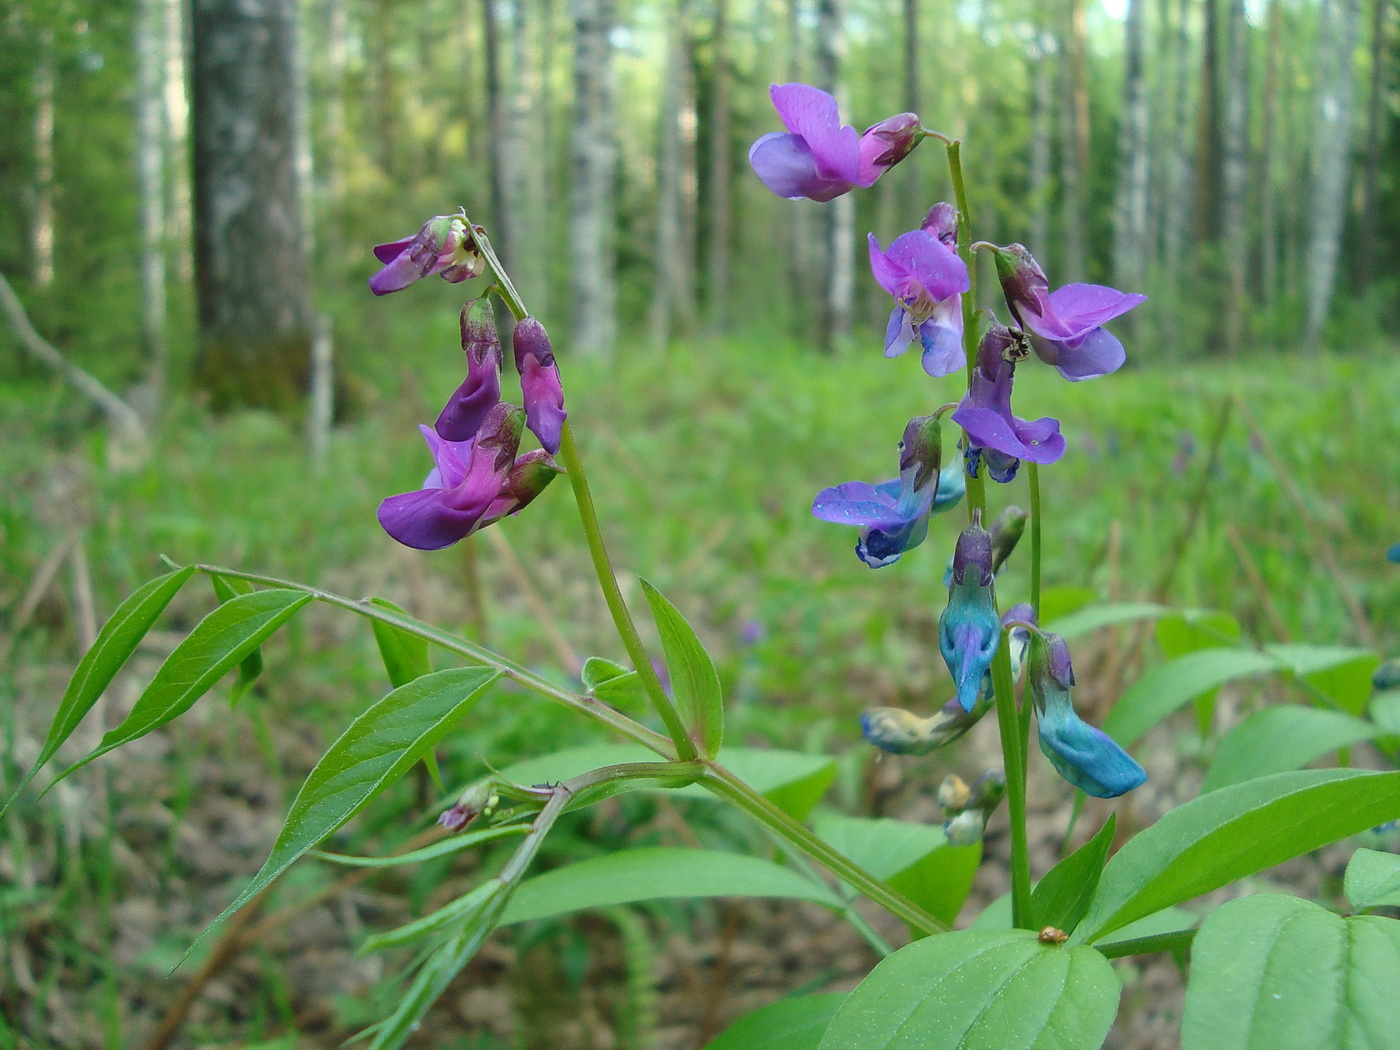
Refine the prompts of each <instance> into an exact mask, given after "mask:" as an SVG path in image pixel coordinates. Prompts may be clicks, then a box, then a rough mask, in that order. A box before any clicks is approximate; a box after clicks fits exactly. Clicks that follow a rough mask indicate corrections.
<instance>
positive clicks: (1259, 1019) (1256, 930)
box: [1181, 894, 1400, 1050]
mask: <svg viewBox="0 0 1400 1050" xmlns="http://www.w3.org/2000/svg"><path fill="white" fill-rule="evenodd" d="M1396 988H1400V922H1396V921H1395V920H1394V919H1387V918H1382V917H1381V916H1378V915H1353V916H1351V917H1349V918H1345V919H1344V918H1342V917H1341V916H1339V915H1334V914H1333V913H1332V912H1330V911H1328V910H1327V909H1325V908H1322V907H1320V906H1318V905H1316V904H1313V903H1312V902H1311V901H1305V900H1301V899H1299V898H1297V897H1286V896H1281V895H1275V894H1260V895H1258V896H1254V897H1245V898H1242V899H1240V900H1233V901H1229V902H1228V903H1226V904H1224V905H1222V906H1221V907H1220V908H1218V909H1216V911H1215V912H1213V913H1212V914H1211V915H1210V916H1208V917H1207V918H1206V921H1205V923H1204V924H1203V925H1202V926H1201V930H1200V933H1198V934H1197V935H1196V940H1195V943H1194V944H1193V945H1192V947H1191V977H1190V981H1189V982H1188V984H1187V987H1186V1004H1185V1009H1184V1011H1183V1014H1182V1019H1181V1047H1182V1050H1263V1048H1267V1050H1320V1048H1323V1047H1325V1048H1327V1050H1384V1048H1386V1047H1392V1046H1394V1045H1395V1043H1396V1033H1397V1032H1400V996H1397V995H1396V994H1395V990H1396Z"/></svg>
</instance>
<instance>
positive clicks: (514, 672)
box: [195, 565, 675, 759]
mask: <svg viewBox="0 0 1400 1050" xmlns="http://www.w3.org/2000/svg"><path fill="white" fill-rule="evenodd" d="M195 568H197V569H198V570H199V571H200V572H203V573H206V574H208V575H211V576H229V577H232V578H234V579H239V580H247V581H248V582H249V583H260V584H262V585H263V586H265V587H285V588H287V589H289V590H293V591H300V592H301V593H302V594H309V595H311V596H312V597H313V598H315V599H316V600H317V601H319V602H324V603H325V604H327V605H334V606H336V607H337V608H340V609H348V610H349V611H350V612H353V613H358V614H359V615H360V616H363V617H365V618H366V619H370V620H379V621H380V622H382V623H387V624H391V625H393V626H394V627H397V628H398V629H399V630H401V631H403V632H404V633H406V634H411V635H413V636H415V637H417V638H422V639H424V640H425V641H428V642H431V643H432V644H434V645H436V646H439V647H440V648H443V649H446V650H447V651H448V652H451V653H455V654H456V655H458V656H460V657H462V658H463V659H464V660H469V661H471V662H472V663H474V664H480V665H482V666H483V667H491V668H494V669H495V670H497V671H500V672H501V674H503V675H505V676H506V677H507V678H509V679H511V680H512V681H514V682H517V683H518V684H520V685H522V686H524V687H525V688H526V689H529V690H530V691H531V692H534V693H538V694H540V695H541V696H543V697H546V698H547V699H549V700H553V701H554V702H555V703H557V704H562V705H563V706H564V707H567V708H569V709H570V710H573V711H577V712H578V713H579V714H582V715H587V716H588V717H589V718H592V719H593V720H594V721H597V722H602V723H603V724H604V725H606V726H608V727H609V728H610V729H614V730H616V731H617V732H619V733H621V734H622V735H623V736H626V737H629V738H630V739H632V740H635V741H636V742H637V743H639V744H641V745H642V746H643V747H646V748H649V749H651V750H652V751H655V752H656V753H657V754H658V755H661V756H662V757H663V758H668V759H669V758H674V757H675V751H674V747H673V745H672V743H671V741H670V740H667V739H666V737H664V736H662V735H661V734H660V733H658V732H655V731H654V730H651V729H648V728H647V727H646V726H644V725H641V724H640V723H638V722H635V721H633V720H632V719H630V718H628V717H627V716H626V715H624V714H622V713H621V712H620V711H615V710H613V709H612V708H611V707H609V706H608V705H607V704H604V703H601V702H600V701H598V700H595V699H593V697H591V696H579V695H578V694H577V693H573V692H570V691H569V690H567V689H564V688H561V687H560V686H557V685H555V684H554V683H553V682H551V681H549V680H548V679H546V678H541V677H540V676H539V675H537V674H535V673H534V672H533V671H529V670H527V669H526V668H524V667H521V666H520V665H519V664H517V663H514V662H513V661H511V660H507V659H506V658H505V657H504V656H501V655H499V654H497V653H494V652H492V651H491V650H490V649H486V648H484V647H483V646H480V645H475V644H473V643H472V642H469V641H467V640H466V639H464V638H459V637H457V636H456V635H454V634H449V633H448V632H447V631H443V630H440V629H439V628H436V627H432V626H430V625H429V624H425V623H421V622H419V621H418V620H415V619H413V618H412V617H409V616H402V615H400V614H398V613H395V612H392V611H391V610H389V609H385V608H383V607H382V606H379V605H372V604H370V603H369V602H368V601H357V600H356V599H354V598H346V597H344V596H343V595H339V594H332V593H331V592H330V591H323V590H321V589H320V588H319V587H308V586H307V585H306V584H304V583H297V582H296V581H295V580H283V579H279V578H278V577H276V576H264V575H262V574H261V573H253V572H243V571H241V570H239V569H226V568H224V567H223V566H221V565H196V566H195Z"/></svg>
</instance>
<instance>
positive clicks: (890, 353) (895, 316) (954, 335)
mask: <svg viewBox="0 0 1400 1050" xmlns="http://www.w3.org/2000/svg"><path fill="white" fill-rule="evenodd" d="M950 218H951V227H950V226H949V219H950ZM957 221H958V220H957V212H956V211H955V210H953V207H952V205H948V204H936V205H934V206H933V209H932V210H930V211H929V214H928V218H927V219H925V221H924V226H923V228H922V229H918V230H913V231H912V232H910V233H902V234H900V235H899V236H898V237H896V238H895V239H894V240H893V241H892V242H891V243H890V247H889V250H888V251H881V250H880V242H879V241H877V240H876V239H875V235H874V234H873V233H872V234H870V235H869V243H870V269H871V270H872V271H873V272H874V274H875V280H876V281H878V282H879V283H880V287H881V288H883V289H884V290H885V291H887V292H889V293H890V295H892V296H894V298H895V303H896V305H895V308H894V310H893V312H891V314H890V321H889V324H888V325H887V326H886V328H885V356H886V357H897V356H898V355H900V354H902V353H904V351H905V350H907V349H908V348H909V344H910V343H911V342H913V340H914V336H915V333H917V334H918V337H919V342H920V343H921V344H922V345H923V348H924V353H923V362H922V363H923V366H924V371H925V372H927V373H928V374H929V375H931V376H946V375H948V374H950V373H952V372H955V371H957V370H958V369H960V368H962V367H963V364H964V363H965V361H966V358H965V357H964V355H963V348H962V335H963V318H962V293H963V292H965V291H967V290H968V288H969V286H970V285H969V281H968V275H967V266H966V264H965V263H964V262H963V261H962V260H961V259H960V258H958V255H957V253H956V252H955V251H954V250H953V249H952V248H951V247H949V244H950V241H951V243H952V244H956V243H957ZM950 229H951V237H950V236H949V231H950Z"/></svg>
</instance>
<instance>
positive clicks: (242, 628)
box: [55, 589, 311, 782]
mask: <svg viewBox="0 0 1400 1050" xmlns="http://www.w3.org/2000/svg"><path fill="white" fill-rule="evenodd" d="M309 601H311V595H309V594H302V593H300V592H298V591H291V590H280V589H279V590H267V591H255V592H253V593H252V594H240V595H239V596H238V597H236V598H233V599H230V600H229V601H227V602H224V604H222V605H220V606H219V607H218V608H217V609H215V610H214V611H213V612H211V613H210V614H209V615H208V616H206V617H205V618H204V619H202V620H200V621H199V623H197V624H195V628H194V630H193V631H191V632H190V634H189V637H187V638H186V639H185V640H184V641H183V642H181V643H180V644H179V645H177V646H176V647H175V651H174V652H173V653H171V654H170V656H169V657H168V658H167V659H166V661H165V663H163V664H161V666H160V670H158V671H156V675H155V677H154V678H152V679H151V684H150V685H148V686H147V687H146V691H145V692H144V693H142V694H141V696H140V698H139V699H138V700H137V701H136V705H135V706H134V707H133V708H132V709H131V713H130V714H129V715H127V716H126V718H124V719H123V720H122V723H121V724H120V725H119V726H117V727H116V728H115V729H111V730H109V731H108V732H107V735H106V736H104V737H103V738H102V742H101V743H100V744H99V745H98V746H97V748H96V750H94V751H93V752H92V753H91V754H89V755H85V756H84V757H83V758H81V759H79V760H78V761H77V762H75V763H74V764H73V765H71V766H69V767H68V768H67V769H65V770H64V771H63V772H62V773H60V774H59V776H58V777H57V778H56V780H55V782H57V780H62V779H63V778H64V777H66V776H68V774H70V773H72V772H73V771H74V770H75V769H78V768H80V767H82V766H85V765H87V764H88V763H89V762H91V761H92V760H93V759H95V758H97V757H99V756H101V755H105V754H106V753H107V752H108V751H111V750H112V749H113V748H117V747H120V746H121V745H122V744H125V743H129V742H130V741H132V740H135V739H137V738H138V737H142V736H145V735H146V734H147V733H149V732H151V730H153V729H159V728H160V727H161V726H163V725H165V724H166V723H168V722H170V721H172V720H174V719H176V718H178V717H179V716H180V715H182V714H184V713H185V712H186V711H188V710H189V709H190V707H191V706H192V705H193V704H194V702H195V701H196V700H198V699H199V698H200V697H201V696H203V695H204V694H205V693H207V692H208V691H209V690H210V689H212V688H213V687H214V685H215V684H216V683H217V682H218V681H219V679H220V678H222V677H223V676H224V675H226V674H228V672H229V671H231V670H233V668H235V667H237V666H238V665H239V664H240V663H242V662H243V661H244V660H245V659H246V658H247V656H248V654H249V653H251V652H252V651H253V650H254V649H256V648H257V647H258V646H260V645H261V644H262V643H263V642H264V641H266V640H267V638H268V637H269V636H270V635H272V633H273V632H274V631H276V630H277V628H279V627H281V626H282V625H283V624H284V623H286V622H287V621H288V620H290V619H291V618H292V617H293V616H295V615H296V613H297V611H298V610H299V609H301V607H302V606H304V605H306V604H307V603H308V602H309Z"/></svg>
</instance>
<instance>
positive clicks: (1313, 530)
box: [1239, 402, 1376, 649]
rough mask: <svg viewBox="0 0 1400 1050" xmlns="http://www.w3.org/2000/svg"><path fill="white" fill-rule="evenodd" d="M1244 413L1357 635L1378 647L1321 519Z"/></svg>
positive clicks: (1242, 411)
mask: <svg viewBox="0 0 1400 1050" xmlns="http://www.w3.org/2000/svg"><path fill="white" fill-rule="evenodd" d="M1239 409H1240V414H1241V415H1243V416H1244V419H1245V423H1246V424H1247V425H1248V427H1249V433H1250V436H1251V437H1252V438H1253V439H1254V441H1255V443H1256V444H1257V445H1258V447H1259V450H1260V451H1261V452H1263V453H1264V458H1265V459H1267V460H1268V461H1269V466H1270V467H1272V468H1273V471H1274V476H1275V477H1276V478H1278V481H1279V484H1280V485H1281V486H1282V487H1283V493H1284V495H1285V496H1287V497H1288V501H1289V502H1290V503H1292V504H1293V509H1294V510H1296V511H1297V512H1298V518H1299V520H1301V521H1302V523H1303V528H1304V529H1305V530H1306V531H1307V534H1308V539H1309V540H1311V541H1312V546H1313V550H1314V552H1315V553H1316V554H1317V557H1318V560H1319V561H1321V562H1322V566H1323V568H1324V569H1326V570H1327V575H1328V576H1330V577H1331V578H1332V582H1333V584H1335V585H1336V587H1337V593H1338V594H1340V595H1341V598H1342V604H1344V605H1345V606H1346V607H1347V612H1349V613H1350V614H1351V622H1352V624H1353V626H1355V628H1356V633H1357V634H1359V635H1360V636H1361V640H1362V641H1363V642H1364V643H1365V644H1366V645H1367V646H1368V647H1370V648H1372V649H1374V648H1375V646H1376V632H1375V631H1374V630H1373V629H1372V627H1371V621H1370V620H1369V619H1367V617H1366V610H1365V609H1363V608H1362V607H1361V603H1360V602H1359V601H1357V600H1356V595H1354V594H1352V592H1351V587H1350V586H1349V585H1348V584H1347V579H1346V574H1345V573H1344V572H1342V567H1341V565H1340V564H1339V563H1338V562H1337V556H1336V554H1335V552H1334V551H1333V550H1332V545H1331V544H1330V543H1328V542H1327V541H1326V539H1325V538H1324V537H1323V535H1322V532H1321V530H1320V529H1319V528H1318V524H1317V519H1316V518H1315V517H1313V514H1312V511H1310V510H1309V509H1308V505H1307V503H1305V502H1304V501H1303V495H1302V493H1300V492H1299V491H1298V486H1297V485H1295V484H1294V483H1293V475H1291V474H1290V473H1289V472H1288V468H1287V467H1286V466H1285V465H1284V463H1283V460H1281V459H1280V458H1279V455H1278V453H1277V452H1276V451H1275V450H1274V446H1273V445H1272V444H1271V443H1270V441H1269V439H1268V438H1267V437H1265V436H1264V432H1263V431H1262V430H1260V429H1259V424H1258V423H1256V422H1255V420H1254V417H1253V416H1252V415H1251V414H1250V412H1249V409H1248V408H1247V407H1246V406H1245V405H1244V403H1243V402H1241V403H1240V405H1239Z"/></svg>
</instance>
